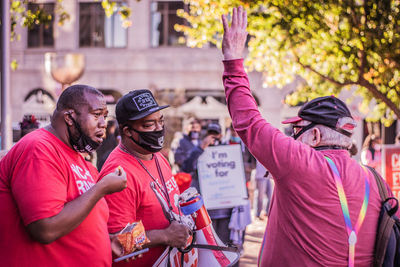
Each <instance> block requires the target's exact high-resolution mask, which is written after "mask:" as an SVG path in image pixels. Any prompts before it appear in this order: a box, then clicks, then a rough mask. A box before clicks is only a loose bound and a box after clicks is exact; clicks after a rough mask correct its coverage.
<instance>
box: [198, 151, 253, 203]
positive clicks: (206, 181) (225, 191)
mask: <svg viewBox="0 0 400 267" xmlns="http://www.w3.org/2000/svg"><path fill="white" fill-rule="evenodd" d="M197 168H198V174H199V182H200V189H201V195H202V196H203V198H204V204H205V206H206V208H207V209H220V208H232V207H236V206H240V205H245V204H246V203H247V201H248V200H247V191H246V179H245V175H244V165H243V158H242V151H241V147H240V145H222V146H213V147H207V148H206V149H205V150H204V152H203V154H201V156H200V157H199V159H198V162H197Z"/></svg>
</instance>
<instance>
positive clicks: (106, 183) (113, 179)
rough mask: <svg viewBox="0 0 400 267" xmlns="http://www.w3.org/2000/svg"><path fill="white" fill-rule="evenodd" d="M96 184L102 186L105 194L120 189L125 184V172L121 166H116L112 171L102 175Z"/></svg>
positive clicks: (124, 186) (123, 187)
mask: <svg viewBox="0 0 400 267" xmlns="http://www.w3.org/2000/svg"><path fill="white" fill-rule="evenodd" d="M98 184H99V185H100V186H102V187H103V188H104V193H105V194H106V195H107V194H112V193H115V192H119V191H122V190H123V189H125V188H126V186H127V180H126V173H125V171H124V169H122V167H118V168H116V169H115V171H114V172H112V173H110V174H107V175H106V176H104V177H103V179H101V180H100V181H99V182H98Z"/></svg>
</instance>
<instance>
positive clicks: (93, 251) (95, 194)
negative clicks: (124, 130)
mask: <svg viewBox="0 0 400 267" xmlns="http://www.w3.org/2000/svg"><path fill="white" fill-rule="evenodd" d="M107 112H108V111H107V107H106V101H105V98H104V96H103V94H101V93H100V92H99V91H98V90H97V89H95V88H92V87H89V86H86V85H74V86H71V87H69V88H67V89H66V90H65V91H64V92H63V93H62V94H61V96H60V98H59V100H58V102H57V108H56V110H55V111H54V114H53V117H52V121H51V125H49V126H47V127H45V128H42V129H39V130H36V131H33V132H31V133H29V134H27V135H26V136H25V137H23V138H22V139H21V140H20V141H19V142H18V143H17V144H16V145H15V146H14V147H13V148H12V149H11V150H10V151H9V152H8V153H7V155H6V156H5V157H4V158H3V159H2V160H1V161H0V214H1V216H0V236H1V238H0V258H1V264H0V265H1V266H17V267H19V266H66V267H67V266H68V267H70V266H110V265H111V248H110V240H109V236H108V231H107V220H108V207H107V204H106V202H105V200H104V199H103V196H105V195H107V194H110V193H113V192H117V191H120V190H122V189H124V188H125V187H126V174H125V172H124V171H123V170H122V169H119V170H115V169H113V170H111V171H110V174H108V175H106V176H105V177H104V178H103V179H102V180H101V181H100V182H97V181H98V173H97V171H96V169H95V168H94V166H92V165H91V164H90V163H88V162H86V161H85V160H84V158H83V157H82V156H81V155H80V152H92V151H94V150H95V149H96V148H97V147H98V146H99V145H100V144H101V142H102V136H103V134H104V131H105V127H106V123H105V117H106V116H107Z"/></svg>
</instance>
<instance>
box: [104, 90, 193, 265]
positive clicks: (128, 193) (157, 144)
mask: <svg viewBox="0 0 400 267" xmlns="http://www.w3.org/2000/svg"><path fill="white" fill-rule="evenodd" d="M167 107H168V106H159V105H158V104H157V102H156V100H155V99H154V97H153V95H152V93H151V92H150V91H149V90H134V91H131V92H129V93H128V94H126V95H124V96H123V97H122V98H121V99H120V100H119V101H118V103H117V105H116V117H117V121H118V124H119V127H120V133H121V138H122V140H121V144H120V145H119V146H118V147H116V148H115V149H114V150H113V152H111V154H110V156H109V157H108V159H107V161H106V162H105V163H104V165H103V168H102V170H101V173H100V177H101V176H103V174H106V173H108V172H109V170H112V169H115V166H122V167H123V168H124V170H125V171H126V174H127V180H128V186H127V188H126V190H124V191H122V192H120V193H118V194H112V195H110V196H109V197H107V198H106V200H107V203H108V205H109V209H110V218H109V220H108V230H109V233H110V234H114V233H118V232H119V231H120V230H122V229H123V228H124V227H125V226H126V225H127V224H128V223H132V222H136V221H139V220H141V221H142V222H143V225H144V228H145V230H146V235H147V237H148V238H149V240H150V244H148V245H147V246H150V247H151V249H150V251H149V252H147V253H145V254H143V257H141V258H138V259H136V260H134V261H131V262H124V261H121V262H119V263H116V264H115V265H116V266H152V265H153V264H154V263H155V261H156V260H157V259H158V258H159V257H160V255H161V254H162V253H163V251H164V250H165V248H166V246H171V247H184V246H185V244H186V241H187V239H188V238H189V229H188V228H187V227H186V226H184V225H183V224H180V223H178V222H176V221H173V222H172V223H170V222H169V221H168V220H167V219H166V217H165V216H164V215H163V209H162V206H161V204H160V202H159V200H158V199H157V196H156V194H158V196H160V197H161V198H163V200H164V201H165V203H167V205H168V208H169V209H170V210H171V211H173V212H175V213H176V214H178V213H179V212H178V209H177V204H178V203H177V201H178V198H179V189H178V186H177V184H176V182H175V180H174V178H173V176H172V173H171V168H170V166H169V163H168V161H167V160H166V159H165V158H164V157H163V156H162V155H161V153H159V151H160V150H161V149H162V147H163V143H164V131H165V128H164V127H165V126H164V116H163V115H162V113H161V110H162V109H164V108H167ZM151 184H152V185H153V188H154V189H152V186H151ZM153 190H156V191H153ZM114 244H115V242H114ZM114 252H115V253H116V254H120V253H122V252H121V251H117V250H114ZM116 256H119V255H116Z"/></svg>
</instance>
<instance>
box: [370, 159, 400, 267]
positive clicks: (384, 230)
mask: <svg viewBox="0 0 400 267" xmlns="http://www.w3.org/2000/svg"><path fill="white" fill-rule="evenodd" d="M363 166H364V167H366V168H368V169H369V170H370V171H371V172H372V174H373V175H374V177H375V181H376V185H377V186H378V190H379V195H380V197H381V204H382V208H381V212H380V216H379V221H378V229H377V233H376V240H375V249H374V265H373V266H374V267H381V266H382V265H383V262H384V261H385V256H386V248H387V246H388V242H389V239H390V235H391V232H392V230H393V226H394V224H395V220H394V219H393V218H392V217H391V216H392V215H393V214H394V213H396V211H397V208H398V202H397V199H396V198H394V197H389V192H388V189H387V187H386V184H385V183H384V182H383V178H382V177H381V176H380V175H379V174H378V172H377V171H376V170H375V169H374V168H372V167H370V166H367V165H363ZM392 199H393V200H394V201H395V203H396V205H395V206H394V207H392V206H391V205H390V203H389V201H390V200H392Z"/></svg>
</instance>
